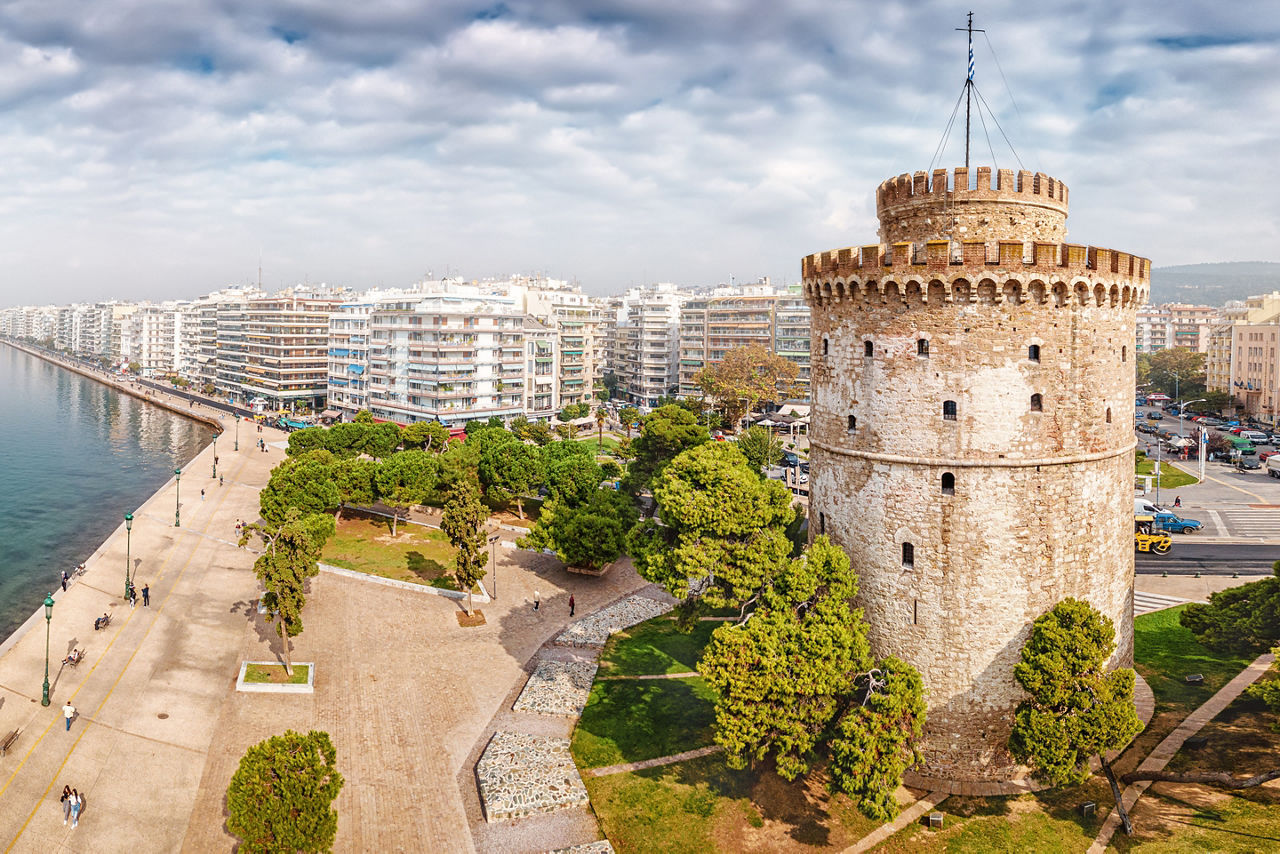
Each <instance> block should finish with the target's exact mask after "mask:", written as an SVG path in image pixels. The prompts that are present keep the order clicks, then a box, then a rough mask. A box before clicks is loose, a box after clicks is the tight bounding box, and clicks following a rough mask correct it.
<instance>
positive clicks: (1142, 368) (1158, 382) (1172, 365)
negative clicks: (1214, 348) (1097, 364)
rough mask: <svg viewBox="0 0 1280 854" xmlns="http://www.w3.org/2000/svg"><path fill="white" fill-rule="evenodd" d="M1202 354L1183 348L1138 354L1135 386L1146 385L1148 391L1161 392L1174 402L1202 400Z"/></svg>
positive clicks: (1203, 360) (1203, 358) (1203, 384)
mask: <svg viewBox="0 0 1280 854" xmlns="http://www.w3.org/2000/svg"><path fill="white" fill-rule="evenodd" d="M1204 365H1205V354H1204V353H1197V352H1196V351H1194V350H1189V349H1187V348H1186V347H1169V348H1167V349H1165V350H1157V351H1156V352H1154V353H1141V354H1139V355H1138V358H1137V361H1136V365H1135V367H1136V373H1137V377H1138V383H1139V384H1142V383H1146V384H1148V385H1149V386H1150V389H1149V390H1150V391H1162V392H1164V393H1165V394H1167V395H1169V396H1170V397H1172V398H1174V399H1175V400H1191V399H1193V398H1197V397H1204V396H1205V394H1204V390H1205V374H1204Z"/></svg>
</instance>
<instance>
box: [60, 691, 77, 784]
mask: <svg viewBox="0 0 1280 854" xmlns="http://www.w3.org/2000/svg"><path fill="white" fill-rule="evenodd" d="M62 716H63V717H64V718H66V719H67V732H71V719H72V718H74V717H75V716H76V707H75V706H73V705H71V701H70V700H67V704H66V705H65V706H63V707H62ZM73 791H74V790H73Z"/></svg>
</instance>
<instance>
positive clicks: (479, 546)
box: [440, 480, 489, 614]
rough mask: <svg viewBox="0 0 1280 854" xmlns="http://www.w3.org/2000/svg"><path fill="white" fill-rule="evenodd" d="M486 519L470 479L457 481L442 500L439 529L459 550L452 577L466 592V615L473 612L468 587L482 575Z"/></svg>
mask: <svg viewBox="0 0 1280 854" xmlns="http://www.w3.org/2000/svg"><path fill="white" fill-rule="evenodd" d="M488 518H489V514H488V513H486V512H485V510H484V505H482V504H481V503H480V493H479V491H478V490H477V489H476V486H475V484H474V483H472V482H471V481H470V480H462V481H459V482H458V484H457V485H456V486H454V488H453V489H452V490H451V491H450V492H449V496H448V498H446V500H445V504H444V514H443V516H442V518H441V520H440V530H442V531H444V533H445V536H447V537H448V538H449V542H450V543H451V544H452V545H453V547H454V548H455V549H457V550H458V556H457V558H456V559H455V561H454V570H453V577H454V578H455V579H456V580H457V582H458V587H459V588H460V589H462V590H465V591H467V614H473V613H475V608H474V607H473V603H472V601H471V590H472V588H473V587H475V586H476V584H477V583H478V582H479V581H480V579H482V578H484V576H485V563H486V554H485V547H486V546H487V545H488V535H487V534H486V532H485V528H484V523H485V520H486V519H488Z"/></svg>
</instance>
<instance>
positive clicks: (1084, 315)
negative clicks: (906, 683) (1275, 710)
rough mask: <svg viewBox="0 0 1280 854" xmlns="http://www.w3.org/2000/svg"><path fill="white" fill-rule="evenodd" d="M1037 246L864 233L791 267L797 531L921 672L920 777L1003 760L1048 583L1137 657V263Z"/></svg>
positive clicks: (1002, 774) (876, 640)
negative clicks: (944, 245)
mask: <svg viewBox="0 0 1280 854" xmlns="http://www.w3.org/2000/svg"><path fill="white" fill-rule="evenodd" d="M1062 192H1063V197H1064V201H1063V215H1064V217H1065V190H1063V191H1062ZM1011 207H1016V205H1012V206H1011V205H1009V204H1008V203H1006V208H1011ZM987 236H989V235H983V234H977V235H974V243H975V245H976V243H977V241H980V240H983V239H984V238H985V237H987ZM1033 248H1034V252H1033V253H1031V257H1029V258H1027V259H1026V260H1024V257H1023V253H1022V252H1017V251H1012V252H1010V251H1005V247H1004V246H1003V245H1002V246H1000V247H997V252H996V253H991V252H990V250H987V249H984V247H983V246H981V245H977V246H976V249H971V248H970V247H968V246H966V254H965V258H964V261H963V262H961V263H954V262H952V261H951V260H950V257H949V254H947V253H942V252H935V251H934V249H935V247H934V245H932V244H931V245H930V246H929V247H928V249H929V251H928V252H927V253H919V252H914V251H913V252H910V253H907V252H902V251H900V250H899V248H898V247H883V248H882V247H863V248H862V249H861V250H840V251H838V252H829V253H823V254H822V255H818V256H810V257H809V258H806V259H805V261H804V264H803V275H804V286H805V292H806V295H807V297H808V298H809V301H810V304H811V306H812V324H813V326H812V335H811V341H812V348H813V350H812V383H811V387H812V394H813V412H812V423H811V426H810V439H811V445H812V450H811V461H812V469H811V476H810V477H811V481H810V531H811V532H812V534H813V535H817V534H819V533H826V534H828V535H829V536H831V537H832V538H833V540H835V541H836V542H838V543H839V544H840V545H841V546H842V547H843V548H844V549H845V550H846V551H847V552H848V553H849V555H850V557H851V559H852V562H853V565H854V567H855V569H857V571H858V572H859V573H860V574H861V578H862V581H861V590H860V593H859V597H858V599H859V604H860V605H861V606H862V608H863V609H864V611H865V613H866V616H867V619H868V622H869V624H870V626H871V641H872V645H873V649H874V650H875V652H876V654H877V655H896V656H898V657H900V658H903V659H904V660H907V661H910V662H911V663H912V664H914V665H915V666H916V667H917V668H919V670H920V671H921V674H922V675H923V677H924V682H925V686H926V688H927V690H928V692H929V697H928V702H929V714H928V722H927V724H926V729H925V740H924V744H923V751H922V752H923V755H924V760H925V765H924V767H923V768H922V769H920V774H921V775H922V776H923V777H927V778H939V779H944V780H977V781H1004V780H1009V779H1012V778H1015V777H1017V776H1018V775H1019V772H1020V769H1018V768H1017V767H1016V766H1015V764H1014V762H1013V760H1012V758H1011V757H1010V755H1009V753H1008V750H1007V748H1006V746H1005V745H1006V742H1007V739H1008V735H1009V730H1010V725H1011V722H1012V716H1013V711H1014V708H1015V707H1016V706H1017V704H1018V702H1020V700H1021V699H1022V697H1023V694H1022V691H1021V689H1020V688H1019V687H1018V685H1017V683H1016V682H1015V681H1014V679H1013V666H1014V664H1016V663H1017V661H1018V658H1019V655H1020V653H1021V649H1022V645H1023V643H1024V642H1025V641H1026V639H1027V637H1028V636H1029V634H1030V628H1031V623H1032V622H1033V621H1034V620H1035V619H1036V618H1037V617H1039V616H1040V615H1042V614H1043V613H1045V612H1046V611H1048V610H1049V609H1051V608H1052V607H1053V606H1054V605H1055V604H1057V603H1058V602H1059V601H1061V600H1062V599H1063V598H1066V597H1068V596H1072V597H1076V598H1079V599H1084V600H1086V601H1088V602H1090V603H1092V604H1093V605H1094V606H1095V607H1097V608H1098V609H1099V610H1100V611H1101V612H1102V613H1104V614H1106V615H1107V616H1108V617H1109V618H1110V619H1111V620H1112V622H1113V623H1114V625H1115V628H1116V640H1117V644H1118V648H1117V652H1116V655H1115V657H1114V661H1113V664H1116V665H1129V664H1131V663H1132V659H1133V611H1132V595H1133V571H1134V559H1133V517H1132V508H1131V506H1130V501H1129V499H1130V498H1131V497H1132V483H1133V456H1132V454H1133V447H1134V439H1133V433H1132V421H1131V415H1130V413H1131V412H1132V396H1131V395H1132V393H1133V387H1134V385H1133V383H1134V366H1133V362H1134V354H1133V342H1134V326H1135V315H1136V309H1137V307H1138V306H1139V305H1141V304H1143V303H1144V302H1145V300H1146V293H1147V289H1148V275H1149V274H1148V270H1149V266H1148V262H1146V261H1145V260H1144V259H1139V258H1134V257H1132V256H1129V255H1125V254H1123V253H1113V252H1110V251H1109V250H1101V249H1099V250H1095V249H1086V248H1085V247H1075V246H1070V245H1049V244H1048V243H1047V242H1042V241H1037V242H1036V245H1034V247H1033ZM991 254H995V255H996V256H997V257H995V258H993V259H992V260H991V261H988V260H987V258H988V257H989V256H990V255H991Z"/></svg>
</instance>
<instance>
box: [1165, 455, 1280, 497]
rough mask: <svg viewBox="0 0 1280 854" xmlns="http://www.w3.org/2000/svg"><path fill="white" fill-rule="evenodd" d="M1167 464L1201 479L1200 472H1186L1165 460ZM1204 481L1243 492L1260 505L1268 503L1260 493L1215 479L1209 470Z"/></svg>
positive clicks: (1206, 471)
mask: <svg viewBox="0 0 1280 854" xmlns="http://www.w3.org/2000/svg"><path fill="white" fill-rule="evenodd" d="M1165 462H1166V463H1168V464H1169V465H1171V466H1173V467H1174V468H1176V469H1177V470H1178V471H1180V472H1182V473H1183V474H1189V475H1191V476H1192V477H1199V476H1200V475H1199V473H1198V472H1191V471H1187V470H1186V469H1184V468H1183V467H1182V466H1180V465H1178V464H1176V463H1174V462H1171V461H1169V460H1165ZM1204 479H1205V480H1211V481H1213V482H1214V483H1216V484H1218V485H1219V486H1225V487H1227V488H1229V489H1234V490H1235V491H1236V492H1243V493H1244V494H1245V495H1248V496H1250V497H1251V498H1253V499H1254V500H1255V501H1257V502H1258V503H1259V504H1266V503H1267V500H1266V499H1265V498H1263V497H1262V496H1261V495H1259V494H1258V493H1256V492H1250V491H1249V490H1247V489H1245V488H1243V487H1240V486H1236V485H1235V484H1234V483H1227V482H1226V481H1225V480H1218V479H1217V478H1216V477H1214V476H1213V475H1211V474H1209V472H1208V470H1207V469H1206V470H1205V473H1204ZM1191 485H1192V486H1194V485H1195V484H1191ZM1165 488H1166V489H1168V487H1165ZM1176 488H1177V487H1174V489H1176Z"/></svg>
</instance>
